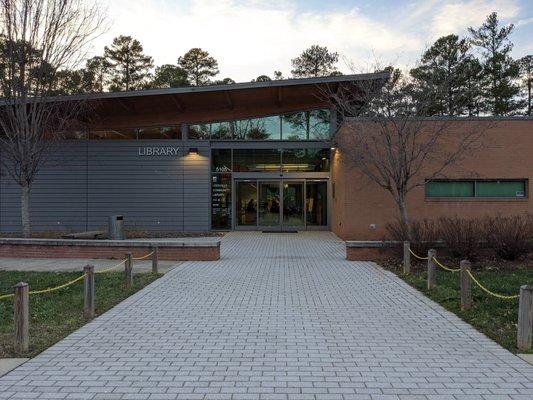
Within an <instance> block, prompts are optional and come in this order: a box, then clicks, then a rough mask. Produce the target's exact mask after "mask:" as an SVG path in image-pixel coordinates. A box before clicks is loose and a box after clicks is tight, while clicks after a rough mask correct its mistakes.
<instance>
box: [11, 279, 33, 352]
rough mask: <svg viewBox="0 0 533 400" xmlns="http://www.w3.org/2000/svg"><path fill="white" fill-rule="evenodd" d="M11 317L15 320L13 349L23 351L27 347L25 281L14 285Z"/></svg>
mask: <svg viewBox="0 0 533 400" xmlns="http://www.w3.org/2000/svg"><path fill="white" fill-rule="evenodd" d="M14 289H15V297H14V298H13V319H14V322H15V343H14V346H15V351H16V352H17V353H25V352H27V351H28V349H29V344H30V338H29V325H30V318H29V311H28V310H29V291H30V290H29V286H28V284H27V283H26V282H19V283H17V284H16V285H15V286H14Z"/></svg>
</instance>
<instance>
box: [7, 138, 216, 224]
mask: <svg viewBox="0 0 533 400" xmlns="http://www.w3.org/2000/svg"><path fill="white" fill-rule="evenodd" d="M144 146H146V147H168V146H171V147H179V148H180V150H179V154H178V156H139V154H138V148H139V147H144ZM193 146H194V147H197V148H198V149H199V151H200V154H199V155H188V154H187V151H188V148H187V147H185V146H184V143H183V142H182V141H170V140H161V141H156V140H145V141H142V140H138V141H135V140H117V141H107V140H106V141H72V142H64V144H63V146H62V147H61V150H60V151H58V152H56V153H55V155H54V160H53V162H52V163H50V165H48V166H47V167H45V168H44V169H43V170H42V171H41V172H40V173H39V175H38V177H37V178H36V180H35V182H34V185H33V189H32V198H31V219H32V224H33V229H34V230H35V231H46V230H69V231H73V230H85V229H90V230H92V229H102V228H105V227H106V225H107V217H108V216H109V215H111V214H122V215H124V216H125V223H126V226H127V228H129V229H138V230H172V231H179V230H185V231H206V230H209V229H210V227H209V205H210V199H209V179H210V175H209V152H210V148H209V142H195V143H194V145H193ZM0 230H2V231H20V189H19V187H18V185H17V184H15V183H14V182H12V181H11V180H10V179H9V178H8V177H6V176H4V175H2V176H1V178H0Z"/></svg>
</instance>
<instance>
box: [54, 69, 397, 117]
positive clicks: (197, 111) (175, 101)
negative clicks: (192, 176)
mask: <svg viewBox="0 0 533 400" xmlns="http://www.w3.org/2000/svg"><path fill="white" fill-rule="evenodd" d="M388 77H389V74H388V73H383V72H380V73H370V74H357V75H341V76H328V77H316V78H304V79H286V80H275V81H267V82H244V83H234V84H226V85H208V86H187V87H180V88H168V89H147V90H138V91H128V92H106V93H90V94H82V95H73V96H57V97H51V98H48V99H47V100H46V101H51V102H69V101H71V102H86V103H88V104H89V106H88V107H87V109H88V110H90V114H91V116H89V117H88V120H91V121H92V122H90V123H89V124H90V125H93V126H110V125H114V126H127V125H128V124H131V123H135V124H136V125H139V124H141V125H143V124H145V125H151V124H157V123H179V122H186V123H193V122H209V121H218V120H226V119H234V118H250V117H254V116H258V117H259V116H264V115H273V114H279V113H285V112H292V111H297V110H305V109H313V108H321V107H327V106H328V105H329V100H328V98H327V93H328V92H329V91H335V90H338V89H339V88H340V87H341V86H342V87H347V88H349V90H358V88H362V87H368V84H372V85H373V86H375V87H378V88H379V87H381V85H383V83H384V82H385V81H386V80H387V79H388Z"/></svg>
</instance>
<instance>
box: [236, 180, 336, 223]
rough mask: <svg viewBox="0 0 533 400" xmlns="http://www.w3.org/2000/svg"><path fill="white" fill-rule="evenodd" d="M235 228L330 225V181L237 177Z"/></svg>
mask: <svg viewBox="0 0 533 400" xmlns="http://www.w3.org/2000/svg"><path fill="white" fill-rule="evenodd" d="M234 193H235V203H234V204H235V208H234V210H235V214H234V215H235V220H234V221H235V228H236V229H242V230H279V231H283V230H306V229H312V230H316V229H327V226H328V222H327V219H328V218H327V181H325V180H305V179H302V180H298V179H291V180H280V179H269V180H257V179H247V180H236V181H235V192H234Z"/></svg>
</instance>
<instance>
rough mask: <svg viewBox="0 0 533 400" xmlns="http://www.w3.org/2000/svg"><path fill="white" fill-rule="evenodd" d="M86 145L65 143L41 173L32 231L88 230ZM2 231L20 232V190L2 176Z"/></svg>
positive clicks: (36, 185) (35, 188)
mask: <svg viewBox="0 0 533 400" xmlns="http://www.w3.org/2000/svg"><path fill="white" fill-rule="evenodd" d="M85 156H86V143H85V142H83V141H65V142H62V143H61V144H60V145H59V146H58V147H57V148H56V149H54V152H53V153H52V154H51V157H50V159H49V160H48V162H47V163H46V165H45V166H44V167H43V168H42V169H41V170H40V171H39V173H38V174H37V176H36V178H35V181H34V183H33V185H32V189H31V197H30V211H31V224H32V229H33V230H35V231H44V230H80V229H85V199H86V196H85V182H86V180H85V179H86V157H85ZM0 179H1V196H0V197H1V203H2V206H1V210H0V212H1V219H0V230H2V231H7V232H11V231H20V229H21V221H20V188H19V186H18V185H17V184H16V183H15V182H13V181H12V180H11V178H10V177H9V176H7V175H5V174H2V176H1V178H0Z"/></svg>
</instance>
